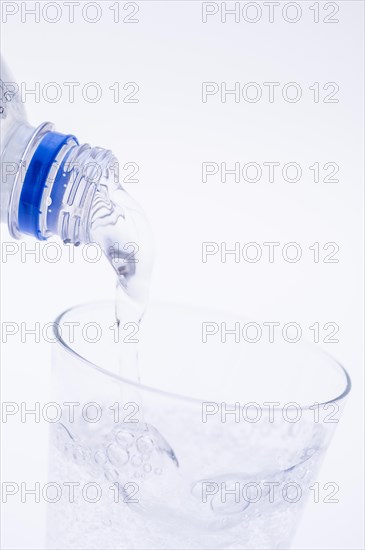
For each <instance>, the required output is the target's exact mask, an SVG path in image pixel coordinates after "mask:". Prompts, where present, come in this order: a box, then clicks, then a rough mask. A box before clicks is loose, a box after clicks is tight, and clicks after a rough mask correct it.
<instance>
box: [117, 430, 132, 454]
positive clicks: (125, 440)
mask: <svg viewBox="0 0 365 550" xmlns="http://www.w3.org/2000/svg"><path fill="white" fill-rule="evenodd" d="M115 441H116V442H117V443H118V445H120V446H121V447H123V449H128V447H131V446H132V445H133V443H134V435H133V434H132V433H130V432H127V431H122V430H119V431H118V432H117V433H116V434H115Z"/></svg>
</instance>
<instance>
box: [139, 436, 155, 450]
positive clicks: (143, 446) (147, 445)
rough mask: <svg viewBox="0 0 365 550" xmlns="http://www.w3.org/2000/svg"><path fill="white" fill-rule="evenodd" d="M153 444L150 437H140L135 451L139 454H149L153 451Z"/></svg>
mask: <svg viewBox="0 0 365 550" xmlns="http://www.w3.org/2000/svg"><path fill="white" fill-rule="evenodd" d="M153 448H154V444H153V441H152V439H151V438H150V437H147V436H141V437H139V438H138V439H137V449H138V450H139V452H140V453H142V454H144V453H147V454H148V453H151V452H152V451H153Z"/></svg>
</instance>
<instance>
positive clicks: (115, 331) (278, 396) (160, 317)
mask: <svg viewBox="0 0 365 550" xmlns="http://www.w3.org/2000/svg"><path fill="white" fill-rule="evenodd" d="M114 308H115V306H114V304H113V303H109V302H101V303H92V304H87V305H81V306H78V307H75V308H72V309H70V310H68V311H66V312H64V313H63V314H61V315H60V316H59V317H58V319H57V320H56V322H55V336H56V340H57V341H56V343H55V346H54V357H53V385H54V395H55V402H56V403H57V405H58V409H59V411H60V413H59V415H58V417H57V419H56V420H55V422H54V423H52V429H51V438H50V439H51V443H50V461H49V484H48V489H49V491H48V502H49V504H48V505H47V508H48V520H47V531H48V534H47V539H48V547H49V548H63V549H66V548H88V549H119V548H120V549H129V550H133V549H145V550H147V549H154V550H156V549H157V550H158V549H165V548H166V549H220V548H222V549H259V548H262V549H266V550H268V549H272V548H289V546H290V543H291V540H292V538H293V535H294V532H295V529H296V527H297V525H298V521H299V519H300V516H301V513H302V510H303V505H304V503H305V500H306V499H307V498H308V495H309V494H311V489H310V487H311V486H313V483H314V481H315V478H316V474H317V471H318V468H319V466H320V463H321V460H322V458H323V456H324V452H325V450H326V448H327V446H328V443H329V441H330V439H331V436H332V434H333V431H334V429H335V427H336V425H337V423H338V421H339V418H340V415H341V412H342V409H343V405H344V402H345V400H346V396H347V395H348V393H349V390H350V379H349V376H348V375H347V373H346V371H345V370H344V369H343V368H342V366H341V365H340V364H339V363H338V362H337V361H336V360H334V359H333V358H332V357H330V356H329V355H327V354H326V353H325V352H323V351H322V350H320V349H319V348H317V347H316V346H314V345H311V344H307V343H305V342H304V341H303V340H302V338H301V337H298V330H297V328H298V327H295V326H294V325H293V326H292V327H289V328H288V327H285V331H284V330H281V329H280V327H279V329H278V327H275V328H276V329H277V331H276V332H275V331H269V330H268V327H267V326H266V325H264V324H263V323H258V322H250V323H249V322H247V321H245V320H244V319H241V318H240V317H239V316H237V315H234V314H232V313H226V312H217V311H214V310H209V309H205V308H201V309H199V308H196V307H188V306H183V305H178V304H152V305H151V306H150V307H149V308H148V311H147V313H146V315H145V317H144V319H143V322H142V324H141V326H140V328H138V327H136V326H135V325H134V324H133V323H126V325H125V326H123V327H118V326H117V324H116V322H115V310H114ZM272 328H273V327H271V329H272ZM291 329H293V330H292V332H291ZM137 353H138V360H137V361H136V354H137Z"/></svg>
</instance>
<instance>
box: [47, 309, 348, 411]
mask: <svg viewBox="0 0 365 550" xmlns="http://www.w3.org/2000/svg"><path fill="white" fill-rule="evenodd" d="M108 303H111V304H113V301H112V300H98V301H95V302H84V303H80V304H77V305H75V306H71V307H69V308H67V309H66V310H64V311H63V312H61V313H60V314H59V315H58V316H57V317H56V319H55V321H54V322H53V326H52V330H53V333H54V335H55V338H56V342H55V343H56V344H57V345H59V346H60V347H61V348H62V349H64V350H65V351H66V352H67V353H69V354H70V355H72V356H73V357H75V358H76V359H77V360H78V361H81V362H82V363H84V364H86V365H87V366H89V367H91V368H92V369H94V370H96V371H98V372H99V373H101V374H103V375H104V376H107V377H108V378H110V379H112V380H114V381H117V382H122V383H123V384H127V385H129V386H132V387H134V388H137V389H139V390H142V391H146V392H149V393H154V394H160V395H162V396H164V397H165V398H169V399H177V400H179V401H182V402H190V403H194V404H199V405H201V404H202V403H204V402H206V401H207V400H204V399H200V398H197V397H190V396H188V395H182V394H178V393H174V392H171V391H166V390H162V389H159V388H157V387H153V386H149V385H146V384H143V383H139V382H135V381H133V380H130V379H128V378H124V377H123V376H120V375H119V374H115V373H113V372H111V371H109V370H107V369H105V368H104V367H101V366H100V365H98V364H97V363H94V362H93V361H90V360H89V359H86V358H85V357H83V356H82V355H80V353H78V352H77V351H76V350H75V349H73V348H72V347H71V346H70V345H69V344H68V343H67V342H65V340H64V338H63V337H62V334H61V332H60V330H59V325H60V324H61V321H62V319H63V317H64V316H65V315H67V314H68V313H70V312H72V311H75V310H79V309H84V308H87V307H91V306H97V305H99V306H101V305H105V304H108ZM151 304H152V305H159V306H176V307H179V306H180V307H185V308H186V307H187V308H188V309H193V310H194V309H209V306H206V307H205V306H204V305H193V304H187V305H185V304H182V303H179V302H174V301H172V300H171V301H164V300H153V301H152V302H151ZM218 311H220V312H222V311H224V310H222V309H219V310H218ZM240 317H241V316H240ZM306 344H307V345H309V346H310V347H311V348H312V349H314V350H317V352H320V353H322V354H323V355H324V356H325V357H326V358H327V359H329V360H331V361H332V362H333V363H334V366H335V367H336V368H337V369H338V370H339V371H340V372H341V373H342V375H343V376H344V389H343V391H342V392H341V393H340V394H339V395H338V396H337V397H333V398H332V399H328V400H326V401H321V402H314V403H312V404H311V405H305V406H302V405H301V406H300V409H301V410H302V411H305V410H310V409H312V408H313V406H314V405H316V406H318V407H324V406H325V405H329V404H331V403H335V402H338V401H343V400H344V399H345V397H347V395H348V394H349V393H350V390H351V387H352V382H351V378H350V375H349V374H348V372H347V370H346V369H345V367H344V366H343V365H342V364H341V363H340V362H339V361H338V360H337V359H335V358H334V357H333V356H332V355H331V354H330V353H328V352H327V351H325V350H323V349H322V348H321V347H319V346H316V345H315V344H312V343H310V342H309V343H308V342H306ZM211 402H213V401H212V400H211ZM240 408H242V407H240ZM260 409H261V410H262V411H267V412H269V411H270V410H271V409H270V407H269V406H261V405H260ZM277 409H278V410H283V409H284V406H279V407H277Z"/></svg>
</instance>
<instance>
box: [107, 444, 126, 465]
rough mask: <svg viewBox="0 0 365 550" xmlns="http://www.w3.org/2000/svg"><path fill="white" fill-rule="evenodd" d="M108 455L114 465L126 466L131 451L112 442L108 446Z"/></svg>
mask: <svg viewBox="0 0 365 550" xmlns="http://www.w3.org/2000/svg"><path fill="white" fill-rule="evenodd" d="M106 452H107V455H108V458H109V460H110V462H111V463H112V464H113V465H114V466H119V467H121V466H125V465H126V464H127V462H128V461H129V453H128V451H127V450H126V449H123V448H121V447H119V446H118V445H115V444H114V443H111V444H110V445H109V446H108V448H107V451H106Z"/></svg>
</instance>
